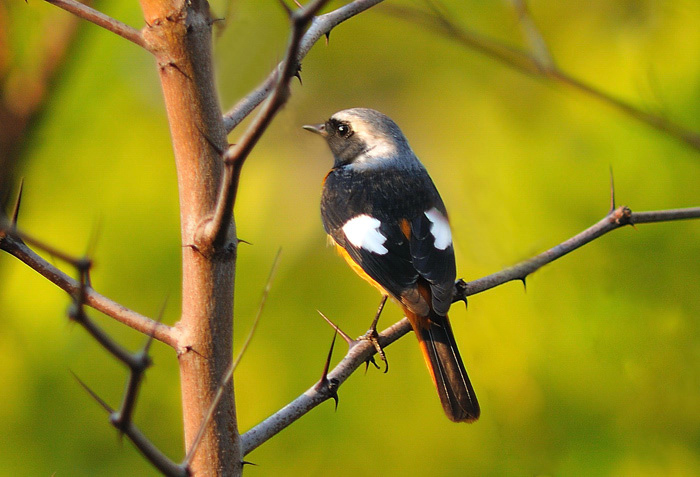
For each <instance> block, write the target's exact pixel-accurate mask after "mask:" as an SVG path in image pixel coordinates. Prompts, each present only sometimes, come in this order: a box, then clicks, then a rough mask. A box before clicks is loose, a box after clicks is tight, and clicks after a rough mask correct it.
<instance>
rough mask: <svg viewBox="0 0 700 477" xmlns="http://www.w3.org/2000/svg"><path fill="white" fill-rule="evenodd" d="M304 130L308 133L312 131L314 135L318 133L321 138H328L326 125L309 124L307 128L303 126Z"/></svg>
mask: <svg viewBox="0 0 700 477" xmlns="http://www.w3.org/2000/svg"><path fill="white" fill-rule="evenodd" d="M302 128H303V129H306V130H307V131H311V132H312V133H316V134H318V135H319V136H323V137H326V136H328V132H327V131H326V125H325V124H323V123H322V124H307V125H305V126H302Z"/></svg>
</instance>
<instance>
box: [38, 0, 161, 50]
mask: <svg viewBox="0 0 700 477" xmlns="http://www.w3.org/2000/svg"><path fill="white" fill-rule="evenodd" d="M45 1H46V2H48V3H51V4H52V5H56V6H57V7H58V8H61V9H63V10H66V11H67V12H70V13H72V14H73V15H75V16H76V17H79V18H82V19H83V20H87V21H89V22H90V23H94V24H95V25H97V26H100V27H102V28H104V29H105V30H109V31H111V32H112V33H116V34H117V35H119V36H121V37H122V38H125V39H127V40H129V41H130V42H132V43H134V44H136V45H138V46H140V47H141V48H144V49H146V50H149V51H150V49H149V47H148V45H147V44H146V41H145V40H144V38H143V35H141V32H140V31H138V30H137V29H135V28H133V27H130V26H129V25H127V24H126V23H122V22H120V21H119V20H115V19H114V18H112V17H110V16H109V15H105V14H104V13H102V12H100V11H98V10H95V9H94V8H91V7H88V6H87V5H83V4H82V3H80V2H77V1H75V0H45Z"/></svg>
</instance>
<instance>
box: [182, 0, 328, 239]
mask: <svg viewBox="0 0 700 477" xmlns="http://www.w3.org/2000/svg"><path fill="white" fill-rule="evenodd" d="M327 2H328V0H315V1H313V2H311V3H309V4H308V5H306V6H304V7H302V8H299V9H298V10H294V11H292V10H289V9H288V7H287V6H286V4H285V3H284V2H282V5H284V6H285V8H287V13H288V15H289V19H290V22H291V24H292V32H291V37H290V39H289V46H288V47H287V53H286V55H285V57H284V60H283V61H282V64H281V67H280V69H279V71H276V72H275V73H276V78H275V81H276V84H275V88H274V90H273V91H272V94H271V95H270V97H269V99H268V100H267V102H266V103H265V106H264V107H263V109H262V110H261V111H260V113H259V114H258V115H257V117H256V118H255V119H254V120H253V122H252V124H251V125H250V127H248V129H247V130H246V132H245V133H244V134H243V136H241V138H240V140H239V141H238V142H237V143H236V144H235V145H232V146H230V147H229V148H228V150H226V152H225V153H224V154H223V160H224V166H225V169H224V178H223V180H222V181H221V187H220V189H219V195H218V199H217V202H216V210H215V211H214V214H213V217H212V218H210V219H208V220H206V221H205V222H204V223H203V224H200V226H199V229H198V231H197V235H196V237H195V246H196V247H197V248H198V249H199V250H209V249H211V248H213V249H214V250H216V249H217V248H219V247H221V246H223V245H224V241H225V240H226V232H227V230H228V226H229V224H230V221H231V209H232V208H233V204H234V201H235V200H236V192H237V189H238V179H239V177H240V174H241V169H242V168H243V163H244V162H245V160H246V158H247V157H248V155H249V154H250V152H251V151H252V150H253V148H254V147H255V145H256V144H257V143H258V140H260V138H261V137H262V135H263V134H264V133H265V131H266V130H267V128H268V126H269V125H270V123H271V122H272V119H273V118H274V117H275V115H276V114H277V112H278V111H279V110H280V109H281V108H282V106H283V105H284V104H285V103H286V102H287V99H288V98H289V94H290V93H289V82H290V80H291V79H292V78H293V77H294V76H297V75H298V74H299V68H300V67H299V62H298V60H297V57H298V53H299V47H300V44H301V39H302V36H303V34H304V33H303V32H304V28H306V25H307V24H308V23H309V22H310V21H311V20H312V19H313V17H314V15H316V13H318V11H319V10H320V9H321V8H323V6H324V5H325V4H326V3H327Z"/></svg>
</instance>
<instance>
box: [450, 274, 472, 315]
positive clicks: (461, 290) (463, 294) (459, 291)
mask: <svg viewBox="0 0 700 477" xmlns="http://www.w3.org/2000/svg"><path fill="white" fill-rule="evenodd" d="M458 301H463V302H464V308H465V309H468V308H469V303H467V282H465V281H464V279H462V278H459V279H457V280H456V281H455V289H454V295H453V296H452V303H456V302H458Z"/></svg>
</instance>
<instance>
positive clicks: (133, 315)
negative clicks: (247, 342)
mask: <svg viewBox="0 0 700 477" xmlns="http://www.w3.org/2000/svg"><path fill="white" fill-rule="evenodd" d="M25 242H29V243H32V244H33V245H34V246H35V247H37V248H38V249H41V250H44V251H46V252H47V253H49V254H50V255H53V256H55V257H57V258H61V259H62V260H64V261H66V262H68V263H70V264H71V265H73V266H75V265H76V264H77V262H78V261H79V260H78V259H74V258H72V257H69V256H67V255H66V254H63V253H61V252H60V251H59V250H56V249H54V248H53V247H49V246H48V245H45V244H43V243H41V242H40V241H39V240H36V239H34V238H31V237H29V236H28V235H26V234H23V233H21V232H19V231H18V230H17V229H15V228H14V227H11V226H9V225H6V223H5V219H4V218H3V217H0V249H1V250H4V251H6V252H7V253H9V254H10V255H13V256H15V257H16V258H18V259H19V260H20V261H22V262H24V263H25V264H26V265H27V266H29V267H30V268H32V269H33V270H35V271H36V272H38V273H39V274H40V275H42V276H44V277H45V278H46V279H48V280H49V281H50V282H52V283H53V284H55V285H57V286H58V287H59V288H61V289H63V290H64V291H65V292H67V293H68V294H70V295H71V296H74V295H75V294H76V293H78V292H79V291H80V290H81V283H80V282H79V281H78V280H75V279H74V278H72V277H70V276H68V275H67V274H66V273H64V272H63V271H61V270H60V269H59V268H58V267H56V266H55V265H52V264H51V263H49V262H48V261H46V260H45V259H43V258H42V257H41V256H39V255H38V254H37V253H36V252H34V251H33V250H32V249H31V248H29V247H28V246H27V244H26V243H25ZM83 293H84V303H85V304H86V305H88V306H90V307H92V308H94V309H95V310H97V311H99V312H102V313H104V314H105V315H107V316H110V317H112V318H114V319H115V320H117V321H119V322H120V323H123V324H125V325H126V326H128V327H130V328H133V329H135V330H137V331H140V332H141V333H144V334H146V335H149V334H152V335H153V337H154V338H155V339H157V340H158V341H162V342H163V343H165V344H168V345H170V346H172V347H173V348H177V346H178V333H177V330H176V329H175V328H172V327H170V326H167V325H164V324H162V323H159V322H157V321H155V320H152V319H151V318H148V317H146V316H143V315H141V314H139V313H137V312H135V311H133V310H130V309H128V308H126V307H125V306H123V305H121V304H119V303H117V302H115V301H113V300H111V299H109V298H107V297H105V296H104V295H101V294H99V293H98V292H96V291H95V290H94V289H93V288H92V287H91V286H90V285H89V284H87V283H86V284H85V286H84V287H83Z"/></svg>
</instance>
